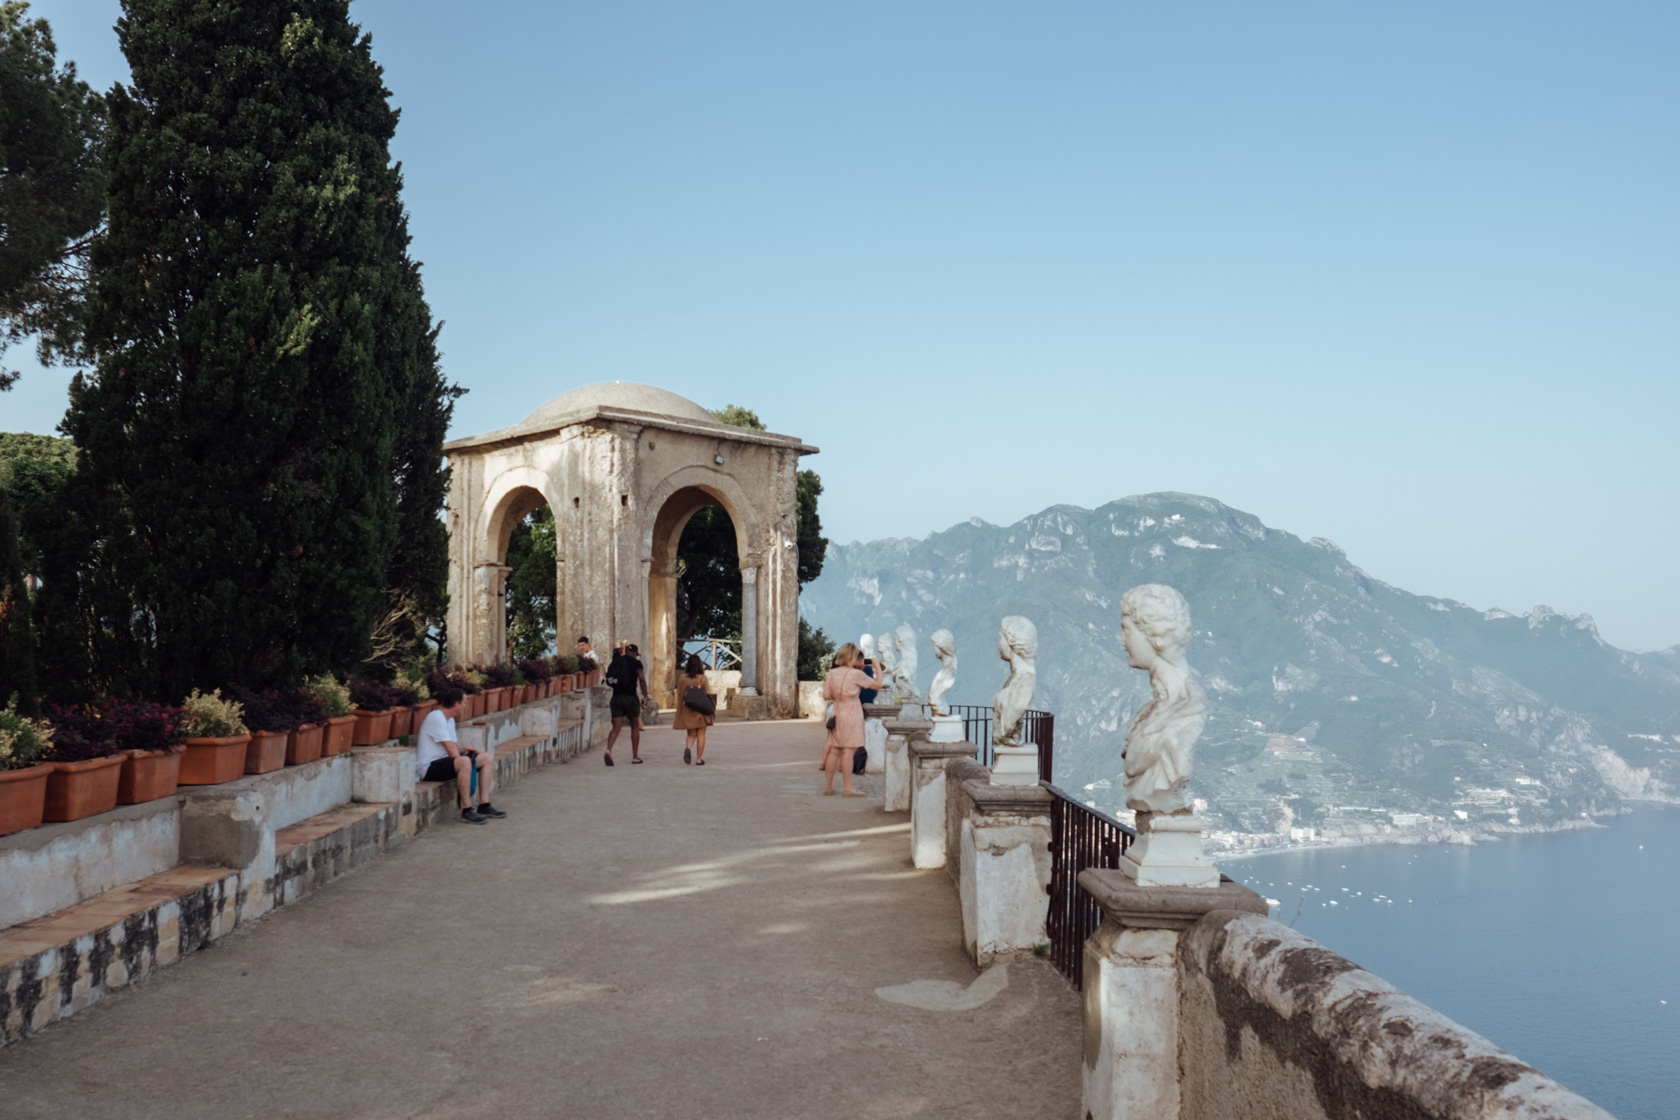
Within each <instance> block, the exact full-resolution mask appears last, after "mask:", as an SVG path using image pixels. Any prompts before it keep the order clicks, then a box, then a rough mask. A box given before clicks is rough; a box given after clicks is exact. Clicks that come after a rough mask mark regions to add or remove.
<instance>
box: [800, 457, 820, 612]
mask: <svg viewBox="0 0 1680 1120" xmlns="http://www.w3.org/2000/svg"><path fill="white" fill-rule="evenodd" d="M795 483H796V488H797V493H798V496H799V529H798V533H799V536H798V543H799V586H801V587H804V586H805V585H806V584H807V583H810V582H811V581H812V580H814V579H816V578H817V577H818V576H820V575H822V568H823V560H824V559H825V558H826V557H827V556H828V538H827V537H824V536H823V535H822V518H820V517H818V516H817V499H818V498H819V497H821V496H822V479H820V478H818V477H817V472H816V471H800V472H799V474H798V475H796V476H795Z"/></svg>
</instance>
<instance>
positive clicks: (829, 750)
mask: <svg viewBox="0 0 1680 1120" xmlns="http://www.w3.org/2000/svg"><path fill="white" fill-rule="evenodd" d="M876 683H877V682H875V681H874V680H872V679H871V678H870V676H869V674H868V673H865V672H864V671H863V654H862V653H861V652H859V650H858V647H857V646H855V645H853V644H852V643H851V642H847V643H846V644H845V645H843V646H841V647H840V649H839V650H838V651H836V652H835V654H834V668H832V669H830V670H829V671H828V676H827V677H825V678H823V691H822V694H823V699H824V700H827V701H829V702H830V703H832V704H833V705H834V729H833V730H832V731H830V732H829V733H828V738H827V740H825V741H824V743H823V775H824V776H825V778H826V779H827V780H826V781H825V782H824V783H823V796H824V797H830V796H832V795H833V794H834V772H835V771H836V770H838V771H839V772H840V783H841V787H842V789H841V795H842V796H844V797H862V796H863V794H861V793H859V792H858V791H857V790H855V789H853V788H852V752H853V751H855V750H857V749H858V748H859V747H861V746H863V702H862V701H860V700H859V699H858V693H860V692H862V691H863V690H864V689H866V688H870V687H872V686H873V685H875V684H876Z"/></svg>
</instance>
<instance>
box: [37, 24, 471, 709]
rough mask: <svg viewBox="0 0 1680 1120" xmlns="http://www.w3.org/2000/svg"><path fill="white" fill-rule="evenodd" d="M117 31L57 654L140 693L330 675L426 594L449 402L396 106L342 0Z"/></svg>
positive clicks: (76, 395) (432, 605)
mask: <svg viewBox="0 0 1680 1120" xmlns="http://www.w3.org/2000/svg"><path fill="white" fill-rule="evenodd" d="M118 35H119V39H120V40H121V43H122V47H123V50H124V52H125V53H126V54H127V56H128V60H129V64H130V69H131V73H132V75H133V84H132V85H131V86H128V87H117V88H116V89H114V90H113V91H112V93H111V96H110V102H109V104H110V113H111V117H110V133H109V139H108V147H107V152H108V160H107V162H108V167H109V174H110V176H111V192H110V196H109V197H110V209H109V214H108V218H107V227H106V230H105V232H104V233H103V234H102V235H101V236H100V237H99V238H98V239H97V240H96V241H95V243H94V246H93V250H92V258H91V260H92V278H91V283H92V290H91V296H90V299H89V305H88V314H87V324H86V325H87V333H86V341H87V343H88V345H89V346H90V347H91V348H92V350H93V351H94V353H95V354H96V356H97V367H96V369H95V370H94V372H93V373H92V374H91V375H86V376H79V377H78V378H77V379H76V381H75V382H74V383H73V384H72V387H71V406H70V411H69V413H68V415H67V416H66V419H65V425H64V430H65V431H66V432H67V433H68V434H69V435H71V437H72V438H73V439H74V440H75V441H76V444H77V446H78V448H79V449H80V452H81V456H80V462H79V464H78V469H77V473H76V474H75V476H74V478H73V481H72V483H71V484H70V486H69V487H68V495H69V499H70V500H69V501H68V503H67V505H68V512H69V515H70V518H71V520H73V521H75V522H76V523H78V528H77V530H76V531H77V532H78V533H79V534H80V535H81V538H82V539H80V540H77V541H73V542H71V541H66V542H62V543H63V545H64V547H60V548H57V549H52V548H48V547H47V546H46V545H43V551H44V553H48V554H50V555H49V559H51V560H52V561H53V564H52V565H51V566H50V568H49V573H48V580H47V583H48V585H49V586H59V587H61V588H63V589H64V593H65V594H66V595H69V596H73V602H72V603H71V604H70V605H69V606H67V607H64V608H63V609H60V610H58V612H57V614H56V615H55V618H54V624H55V625H59V626H64V627H68V628H72V629H74V628H76V627H80V628H81V631H80V633H77V634H75V635H74V637H75V639H77V640H70V639H62V640H60V642H59V644H60V645H63V646H65V647H71V646H79V647H84V648H86V649H87V650H88V651H90V652H89V664H88V665H87V667H86V671H87V674H88V676H89V677H90V678H91V682H92V686H94V687H99V688H105V689H111V690H116V689H121V688H133V689H135V690H137V691H139V692H142V693H146V694H153V695H163V696H179V695H181V694H182V693H184V692H185V691H187V690H188V689H189V688H191V687H194V686H195V685H198V684H200V683H209V682H218V683H219V682H227V681H239V682H241V683H243V684H247V685H249V686H251V687H258V688H262V687H270V686H273V685H277V684H295V683H297V682H299V681H301V679H302V678H303V676H304V675H305V674H307V673H318V672H321V671H322V670H329V669H330V670H337V671H340V672H343V671H345V670H347V669H349V668H351V667H353V666H355V665H356V664H357V663H358V662H361V661H362V660H363V659H364V658H366V657H367V656H368V655H369V653H370V652H371V646H370V634H372V633H373V631H374V629H375V626H376V624H377V625H381V626H384V624H385V623H386V622H390V627H387V629H390V630H391V631H392V633H395V630H396V629H397V628H400V626H401V625H402V619H404V618H408V617H410V616H411V615H412V616H416V617H420V618H424V616H425V612H426V610H427V609H431V610H434V611H435V610H437V609H440V608H441V603H442V598H443V570H444V564H445V559H444V556H445V548H446V542H445V538H444V535H443V529H442V526H441V523H438V522H437V511H438V508H439V506H440V505H441V501H442V495H443V486H444V480H443V474H442V456H441V440H442V434H443V428H444V426H445V425H446V424H447V420H448V416H449V412H450V409H451V407H452V403H451V402H452V401H453V399H454V395H455V390H453V389H452V388H451V387H449V386H447V385H446V384H445V383H444V382H443V381H442V378H441V375H440V374H439V371H438V365H437V351H436V345H435V343H436V328H435V326H434V325H433V323H432V320H431V316H430V311H429V310H428V308H427V307H426V304H425V300H424V298H423V296H422V294H421V290H420V283H419V274H418V266H417V265H416V264H415V262H414V261H413V260H412V259H411V258H410V257H409V256H408V240H409V238H408V229H407V216H406V214H405V212H404V210H403V207H402V205H401V202H400V199H399V196H400V192H401V188H402V176H401V173H400V169H399V168H398V167H396V166H394V165H392V163H391V161H390V154H389V142H390V139H391V136H392V134H393V132H394V130H395V128H396V121H397V112H396V110H395V109H393V108H392V107H391V106H390V105H389V103H388V101H387V96H388V92H387V91H386V90H385V88H384V85H383V83H382V80H381V74H380V69H379V67H378V66H377V65H376V64H375V63H374V61H373V59H372V56H371V45H370V40H369V39H368V38H367V37H365V36H360V34H359V31H358V29H357V28H356V27H355V26H354V25H353V24H352V23H351V22H350V21H349V18H348V14H347V6H346V4H345V3H344V2H343V0H300V2H296V3H281V2H279V0H255V2H251V3H245V4H241V5H239V6H238V7H237V8H234V7H231V6H227V5H220V4H211V3H204V2H202V0H130V2H129V3H128V4H127V7H126V15H125V17H124V19H123V20H122V21H121V23H120V24H119V25H118ZM95 558H97V559H95ZM393 620H395V621H393ZM382 641H383V642H385V643H386V645H387V646H389V647H390V648H391V649H393V650H395V651H396V652H395V653H392V654H391V656H398V655H400V654H401V653H402V652H405V651H403V650H401V649H400V647H401V645H402V642H401V636H400V634H399V635H397V636H396V637H391V636H390V635H389V634H387V635H384V636H383V637H382Z"/></svg>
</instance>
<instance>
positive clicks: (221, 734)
mask: <svg viewBox="0 0 1680 1120" xmlns="http://www.w3.org/2000/svg"><path fill="white" fill-rule="evenodd" d="M180 730H181V736H182V738H183V739H184V740H185V742H186V745H187V749H186V750H185V751H184V752H183V753H182V755H181V784H182V785H184V786H216V785H221V784H222V783H223V782H231V781H233V780H234V779H235V778H237V777H239V775H241V774H243V773H244V772H245V750H246V748H247V747H248V746H250V744H251V732H250V730H249V729H248V728H247V727H246V726H245V712H244V709H243V708H242V707H241V706H240V705H239V703H238V702H237V701H234V700H225V699H223V698H222V690H221V689H219V688H218V689H214V690H212V691H211V692H210V693H209V694H208V695H206V694H204V693H202V692H200V691H199V690H198V689H196V688H195V689H193V690H192V695H190V696H188V697H187V698H186V699H185V700H183V701H182V702H181V724H180Z"/></svg>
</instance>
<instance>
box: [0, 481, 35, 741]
mask: <svg viewBox="0 0 1680 1120" xmlns="http://www.w3.org/2000/svg"><path fill="white" fill-rule="evenodd" d="M36 692H37V689H36V687H35V632H34V630H33V628H32V627H31V626H30V625H29V588H28V587H27V586H26V585H25V583H24V580H23V558H22V555H21V554H20V550H19V547H18V521H17V517H16V516H15V515H14V514H13V513H12V502H11V497H10V496H9V495H8V494H7V493H6V492H5V491H4V490H0V708H3V707H5V706H6V701H7V700H8V699H9V698H10V697H12V696H14V695H15V696H16V697H17V698H18V702H19V704H20V706H21V707H22V708H23V710H24V711H25V712H28V713H31V714H33V713H34V711H35V695H36Z"/></svg>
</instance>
